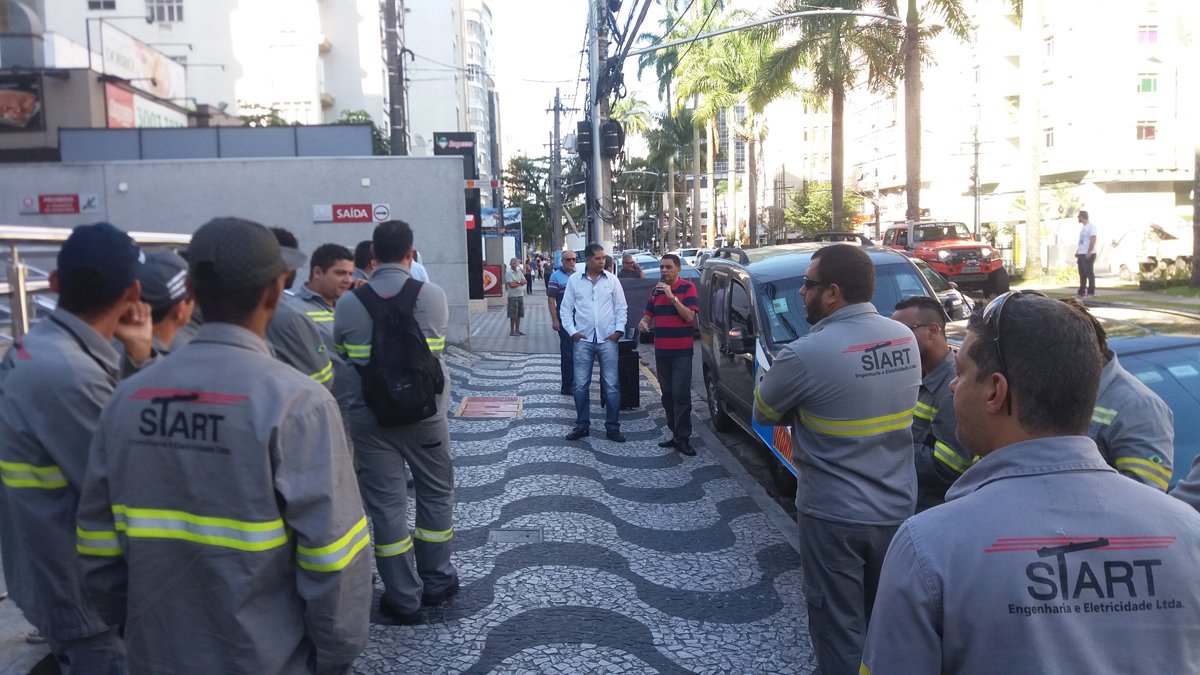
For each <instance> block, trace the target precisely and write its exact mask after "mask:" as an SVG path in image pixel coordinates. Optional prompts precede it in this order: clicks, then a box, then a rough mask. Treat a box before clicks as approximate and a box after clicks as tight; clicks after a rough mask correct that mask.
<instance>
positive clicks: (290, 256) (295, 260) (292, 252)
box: [279, 246, 308, 272]
mask: <svg viewBox="0 0 1200 675" xmlns="http://www.w3.org/2000/svg"><path fill="white" fill-rule="evenodd" d="M279 253H280V255H281V256H282V257H283V266H284V267H286V268H287V271H289V272H290V271H292V270H296V269H300V268H301V267H303V266H304V263H306V262H308V256H306V255H304V254H303V253H301V252H300V251H299V250H298V249H294V248H290V247H288V246H280V247H279Z"/></svg>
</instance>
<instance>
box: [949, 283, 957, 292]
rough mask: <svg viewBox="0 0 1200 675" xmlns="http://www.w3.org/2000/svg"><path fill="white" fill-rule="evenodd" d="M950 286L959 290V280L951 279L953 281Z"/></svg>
mask: <svg viewBox="0 0 1200 675" xmlns="http://www.w3.org/2000/svg"><path fill="white" fill-rule="evenodd" d="M950 288H953V289H954V290H956V291H957V290H958V282H957V281H951V282H950Z"/></svg>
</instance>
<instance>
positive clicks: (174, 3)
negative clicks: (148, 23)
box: [146, 0, 183, 23]
mask: <svg viewBox="0 0 1200 675" xmlns="http://www.w3.org/2000/svg"><path fill="white" fill-rule="evenodd" d="M146 11H147V12H149V14H150V15H151V16H153V17H154V20H155V21H158V22H160V23H173V22H177V21H183V0H146Z"/></svg>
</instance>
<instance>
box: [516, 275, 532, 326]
mask: <svg viewBox="0 0 1200 675" xmlns="http://www.w3.org/2000/svg"><path fill="white" fill-rule="evenodd" d="M524 272H525V293H526V294H527V295H532V294H533V258H526V259H525V269H524ZM518 332H519V331H518Z"/></svg>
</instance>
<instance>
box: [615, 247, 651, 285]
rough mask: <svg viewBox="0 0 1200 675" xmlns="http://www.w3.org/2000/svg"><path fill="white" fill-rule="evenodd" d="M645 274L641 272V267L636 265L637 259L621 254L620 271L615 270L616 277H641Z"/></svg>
mask: <svg viewBox="0 0 1200 675" xmlns="http://www.w3.org/2000/svg"><path fill="white" fill-rule="evenodd" d="M645 276H646V275H644V274H642V268H641V267H638V264H637V261H636V260H634V259H633V256H631V255H629V254H628V253H626V254H625V255H623V256H621V271H620V272H617V278H618V279H642V278H645Z"/></svg>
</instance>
